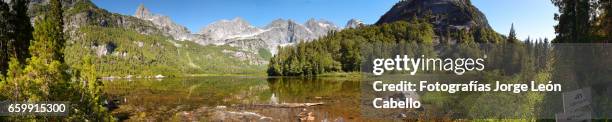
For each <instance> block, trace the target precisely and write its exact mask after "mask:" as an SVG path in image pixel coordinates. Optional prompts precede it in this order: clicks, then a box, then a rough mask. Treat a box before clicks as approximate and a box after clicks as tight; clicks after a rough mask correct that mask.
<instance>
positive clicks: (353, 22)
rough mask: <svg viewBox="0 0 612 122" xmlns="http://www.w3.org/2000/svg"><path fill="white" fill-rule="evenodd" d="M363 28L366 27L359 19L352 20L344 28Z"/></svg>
mask: <svg viewBox="0 0 612 122" xmlns="http://www.w3.org/2000/svg"><path fill="white" fill-rule="evenodd" d="M363 26H366V25H365V23H363V21H361V20H358V19H351V20H349V21H348V22H347V23H346V26H344V28H359V27H363Z"/></svg>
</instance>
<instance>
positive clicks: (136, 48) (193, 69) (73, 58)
mask: <svg viewBox="0 0 612 122" xmlns="http://www.w3.org/2000/svg"><path fill="white" fill-rule="evenodd" d="M64 4H65V5H66V6H67V7H64V9H65V10H66V13H65V17H64V19H65V20H67V21H66V25H65V27H66V28H67V29H66V31H67V35H68V37H69V38H68V41H67V44H66V49H65V50H64V51H65V52H64V53H65V54H66V56H65V59H66V62H67V63H68V64H69V65H71V66H77V65H78V64H80V63H82V61H81V60H80V58H81V57H82V56H84V55H92V60H93V64H94V66H95V67H97V72H98V74H100V75H101V76H115V77H126V76H133V77H134V78H136V77H143V78H144V77H147V76H148V77H151V76H155V75H158V74H161V75H164V76H180V75H184V74H263V73H264V71H265V66H264V64H265V63H266V60H267V59H265V58H266V57H262V56H265V55H261V56H260V55H258V54H259V53H260V52H261V51H260V52H254V51H250V50H243V49H239V48H235V47H231V46H226V45H221V46H213V45H209V46H202V45H199V44H196V43H194V42H192V41H177V40H174V39H173V38H172V37H171V36H169V34H167V33H165V32H163V31H160V30H159V29H158V28H157V27H156V25H154V24H153V23H152V22H151V21H146V20H141V19H138V18H136V17H131V16H126V15H120V14H115V13H110V12H108V11H106V10H104V9H100V8H98V7H97V6H95V5H94V4H93V3H92V2H91V1H89V0H76V1H72V2H64ZM45 7H46V5H45V4H35V5H34V8H35V9H34V10H33V11H34V12H32V13H34V15H36V14H37V12H36V10H37V9H36V8H45ZM264 53H265V51H264Z"/></svg>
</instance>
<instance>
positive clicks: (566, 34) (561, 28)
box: [551, 0, 605, 43]
mask: <svg viewBox="0 0 612 122" xmlns="http://www.w3.org/2000/svg"><path fill="white" fill-rule="evenodd" d="M551 1H552V3H553V4H554V5H555V6H557V7H558V8H559V13H557V14H555V18H554V19H555V20H556V21H558V22H559V23H558V24H557V25H555V33H556V34H557V37H556V38H555V39H554V40H553V42H558V43H568V42H569V43H571V42H586V43H588V42H592V41H593V40H592V39H591V38H590V37H591V35H590V32H591V30H590V28H591V24H592V20H593V18H594V17H595V16H596V14H597V12H596V11H595V10H593V9H594V8H595V7H594V5H595V4H594V3H597V1H605V0H551Z"/></svg>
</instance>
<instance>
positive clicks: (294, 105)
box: [255, 102, 325, 108]
mask: <svg viewBox="0 0 612 122" xmlns="http://www.w3.org/2000/svg"><path fill="white" fill-rule="evenodd" d="M323 104H325V103H323V102H318V103H279V104H256V105H255V106H264V107H278V108H299V107H310V106H317V105H323Z"/></svg>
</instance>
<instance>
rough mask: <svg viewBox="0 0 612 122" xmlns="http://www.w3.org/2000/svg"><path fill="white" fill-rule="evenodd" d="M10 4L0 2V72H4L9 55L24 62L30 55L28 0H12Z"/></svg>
mask: <svg viewBox="0 0 612 122" xmlns="http://www.w3.org/2000/svg"><path fill="white" fill-rule="evenodd" d="M11 3H12V4H11V6H10V7H9V5H8V4H6V3H5V2H0V16H1V17H0V27H1V30H0V72H1V73H0V74H5V73H6V70H7V69H8V62H9V59H10V58H11V57H14V58H17V59H18V60H19V62H21V63H25V60H26V59H27V58H29V57H30V54H29V51H28V47H29V46H30V40H32V31H33V28H32V25H31V24H30V18H29V17H28V13H27V12H28V4H29V0H12V1H11Z"/></svg>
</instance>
